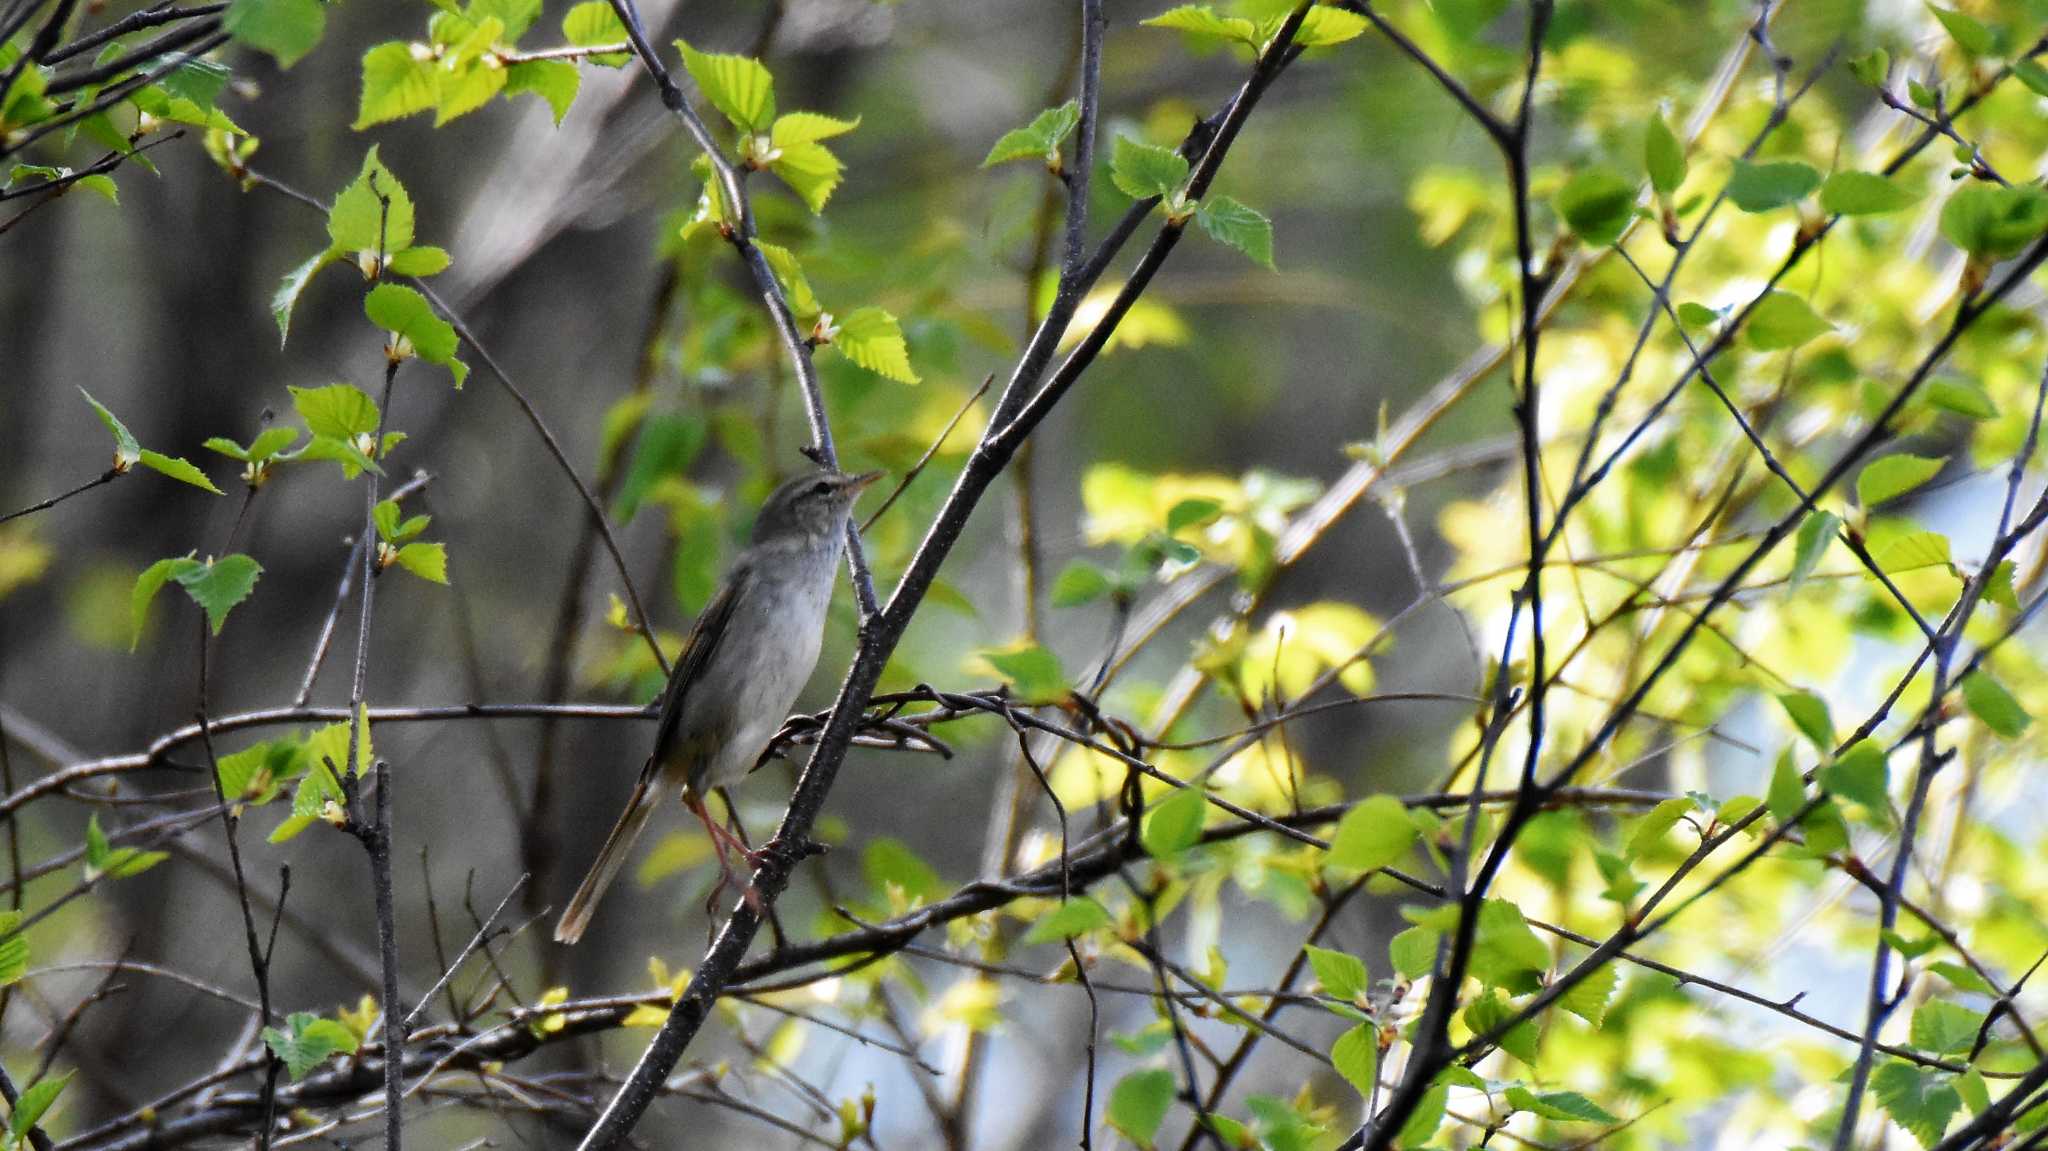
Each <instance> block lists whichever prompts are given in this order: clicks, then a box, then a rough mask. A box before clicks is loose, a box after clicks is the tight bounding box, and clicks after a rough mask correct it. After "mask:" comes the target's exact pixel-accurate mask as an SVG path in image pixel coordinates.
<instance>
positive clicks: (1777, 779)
mask: <svg viewBox="0 0 2048 1151" xmlns="http://www.w3.org/2000/svg"><path fill="white" fill-rule="evenodd" d="M1764 805H1765V806H1766V807H1769V808H1770V809H1771V818H1772V819H1775V820H1777V821H1778V822H1779V823H1787V822H1790V820H1791V819H1792V817H1793V816H1794V815H1797V814H1799V809H1800V808H1802V807H1805V806H1806V781H1805V780H1803V779H1801V778H1800V776H1799V769H1798V768H1797V767H1795V766H1793V763H1792V749H1791V748H1789V747H1788V748H1786V749H1785V753H1784V754H1783V755H1781V756H1779V757H1778V766H1777V767H1776V768H1775V769H1774V770H1773V771H1772V772H1771V787H1770V790H1769V791H1768V792H1766V793H1765V794H1764Z"/></svg>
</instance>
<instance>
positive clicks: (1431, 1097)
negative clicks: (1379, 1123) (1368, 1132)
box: [1394, 1083, 1451, 1147]
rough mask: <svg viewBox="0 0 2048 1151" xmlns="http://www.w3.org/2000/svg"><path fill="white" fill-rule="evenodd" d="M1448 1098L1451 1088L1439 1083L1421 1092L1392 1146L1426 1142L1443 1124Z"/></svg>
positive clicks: (1406, 1145) (1419, 1144) (1417, 1145)
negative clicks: (1419, 1099) (1418, 1100)
mask: <svg viewBox="0 0 2048 1151" xmlns="http://www.w3.org/2000/svg"><path fill="white" fill-rule="evenodd" d="M1450 1099H1451V1089H1450V1088H1449V1087H1446V1086H1444V1085H1443V1084H1441V1083H1439V1084H1437V1085H1436V1086H1434V1087H1431V1088H1430V1089H1429V1090H1428V1091H1425V1092H1423V1093H1422V1099H1421V1101H1420V1102H1418V1103H1416V1104H1415V1110H1413V1111H1411V1112H1409V1113H1408V1121H1407V1122H1406V1123H1403V1124H1401V1133H1400V1134H1399V1135H1396V1136H1395V1137H1394V1146H1396V1147H1421V1146H1423V1145H1425V1144H1427V1143H1428V1142H1429V1140H1430V1137H1431V1136H1433V1135H1435V1134H1436V1129H1437V1128H1438V1127H1441V1126H1443V1122H1444V1111H1445V1108H1446V1106H1447V1105H1448V1104H1449V1103H1450Z"/></svg>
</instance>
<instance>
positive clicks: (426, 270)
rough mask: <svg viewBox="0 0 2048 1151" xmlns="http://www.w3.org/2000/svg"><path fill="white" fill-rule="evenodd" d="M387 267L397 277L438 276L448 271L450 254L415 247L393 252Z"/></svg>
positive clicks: (429, 247) (434, 249)
mask: <svg viewBox="0 0 2048 1151" xmlns="http://www.w3.org/2000/svg"><path fill="white" fill-rule="evenodd" d="M385 267H386V268H387V269H389V270H390V272H391V273H392V274H393V275H396V276H438V275H440V274H441V273H442V272H445V271H447V270H448V253H447V251H446V250H444V249H441V248H436V247H432V246H426V245H421V246H415V247H411V248H407V249H405V250H404V251H402V252H393V253H392V254H391V259H390V261H389V262H387V263H386V264H385Z"/></svg>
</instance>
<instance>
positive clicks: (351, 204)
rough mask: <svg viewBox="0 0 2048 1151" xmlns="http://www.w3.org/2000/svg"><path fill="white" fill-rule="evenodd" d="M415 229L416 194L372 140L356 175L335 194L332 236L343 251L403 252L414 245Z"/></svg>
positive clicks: (330, 226) (330, 216)
mask: <svg viewBox="0 0 2048 1151" xmlns="http://www.w3.org/2000/svg"><path fill="white" fill-rule="evenodd" d="M386 200H388V201H389V202H390V203H389V208H388V210H387V207H386V204H385V201H386ZM412 230H413V206H412V196H411V195H409V194H408V193H407V192H406V190H405V185H404V184H401V183H399V182H398V177H397V176H395V175H393V174H392V172H391V169H389V168H387V167H385V166H384V162H383V161H382V160H379V159H378V158H377V146H376V145H375V144H372V145H370V150H369V151H368V152H367V153H365V154H364V156H363V166H362V169H361V170H360V171H358V172H357V173H356V178H355V179H353V180H351V181H349V184H348V186H347V187H345V188H343V189H342V190H341V192H340V193H339V194H338V195H336V196H335V197H334V207H333V208H331V209H329V210H328V213H327V235H328V238H329V239H331V240H333V241H334V247H335V248H337V249H339V250H340V251H343V252H387V253H388V252H402V251H404V250H405V249H407V248H410V247H412ZM380 239H381V241H382V243H381V244H380V243H379V241H380Z"/></svg>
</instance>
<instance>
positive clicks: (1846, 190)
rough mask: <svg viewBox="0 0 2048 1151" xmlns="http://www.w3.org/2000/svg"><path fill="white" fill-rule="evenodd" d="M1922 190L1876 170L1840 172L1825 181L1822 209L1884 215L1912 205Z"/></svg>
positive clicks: (1833, 212)
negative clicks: (1917, 189) (1905, 185)
mask: <svg viewBox="0 0 2048 1151" xmlns="http://www.w3.org/2000/svg"><path fill="white" fill-rule="evenodd" d="M1919 200H1920V193H1918V192H1915V191H1913V190H1911V189H1909V188H1906V187H1904V186H1903V185H1901V184H1900V183H1899V182H1898V181H1896V180H1894V179H1892V178H1891V177H1889V176H1881V175H1879V174H1878V173H1876V172H1836V173H1835V174H1834V175H1832V176H1829V177H1828V181H1827V183H1825V184H1822V185H1821V189H1820V206H1821V210H1822V211H1824V212H1827V213H1829V214H1831V215H1836V216H1881V215H1884V214H1885V213H1887V212H1896V211H1899V210H1901V209H1903V208H1909V207H1911V206H1913V205H1914V204H1915V203H1918V202H1919Z"/></svg>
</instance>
